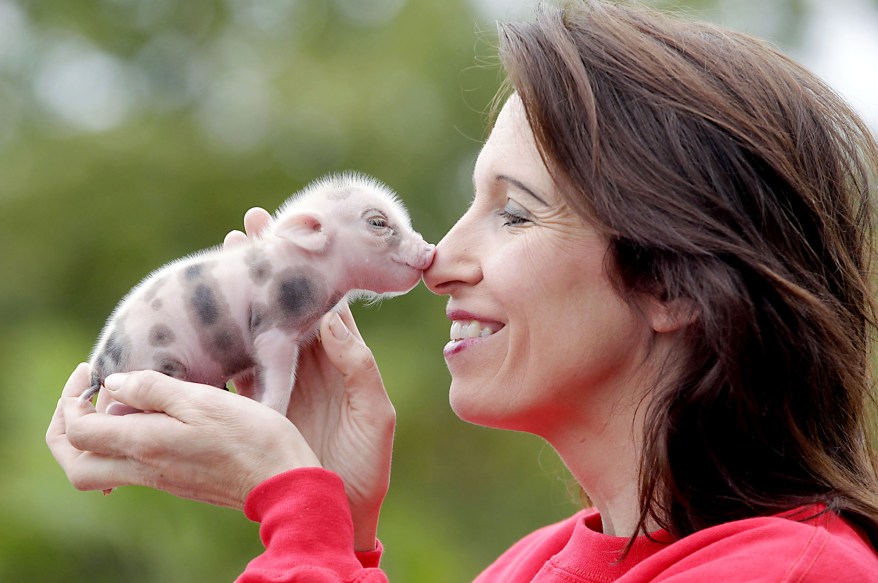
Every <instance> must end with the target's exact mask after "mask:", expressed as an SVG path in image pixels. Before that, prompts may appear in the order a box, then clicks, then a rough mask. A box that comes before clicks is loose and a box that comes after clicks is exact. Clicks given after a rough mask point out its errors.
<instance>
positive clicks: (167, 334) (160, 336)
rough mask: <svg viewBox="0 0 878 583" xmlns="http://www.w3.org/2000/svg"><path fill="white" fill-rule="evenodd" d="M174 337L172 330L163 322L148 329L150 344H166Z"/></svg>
mask: <svg viewBox="0 0 878 583" xmlns="http://www.w3.org/2000/svg"><path fill="white" fill-rule="evenodd" d="M174 339H175V335H174V331H173V330H171V328H170V326H166V325H165V324H156V325H155V326H153V327H152V328H150V330H149V344H150V346H168V345H169V344H171V343H172V342H173V341H174Z"/></svg>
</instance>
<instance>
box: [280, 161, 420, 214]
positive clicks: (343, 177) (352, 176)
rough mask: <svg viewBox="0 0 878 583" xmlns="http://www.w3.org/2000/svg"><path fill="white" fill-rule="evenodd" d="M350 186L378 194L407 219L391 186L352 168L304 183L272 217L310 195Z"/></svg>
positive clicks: (400, 202)
mask: <svg viewBox="0 0 878 583" xmlns="http://www.w3.org/2000/svg"><path fill="white" fill-rule="evenodd" d="M351 187H354V188H356V187H359V188H362V189H364V190H368V191H371V192H375V193H377V194H379V195H380V196H382V197H383V198H384V199H385V200H387V201H388V202H389V203H390V204H391V205H392V206H393V207H395V208H396V209H398V210H399V212H400V214H401V215H402V216H403V217H405V218H406V219H407V220H408V219H409V215H408V211H407V210H406V208H405V205H404V204H403V202H402V200H401V199H400V198H399V195H397V194H396V192H395V191H394V190H393V189H392V188H390V187H389V186H387V185H386V184H385V183H383V182H381V181H380V180H378V179H377V178H374V177H372V176H369V175H367V174H363V173H362V172H357V171H354V170H347V171H344V172H337V173H333V174H327V175H326V176H323V177H321V178H318V179H316V180H314V181H312V182H310V183H308V184H306V185H305V186H304V187H303V188H302V189H301V190H299V191H298V192H296V193H295V194H293V195H292V196H290V198H288V199H287V200H286V201H284V203H283V204H281V206H280V207H279V208H278V209H277V213H275V216H274V218H275V219H277V218H279V217H280V216H282V215H283V214H284V213H285V212H287V211H288V210H289V209H290V208H293V207H296V206H298V205H300V204H302V203H304V202H307V200H308V199H309V198H310V197H313V196H321V195H322V194H323V193H325V192H326V191H335V190H340V189H343V188H351Z"/></svg>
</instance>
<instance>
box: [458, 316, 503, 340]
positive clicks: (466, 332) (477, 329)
mask: <svg viewBox="0 0 878 583" xmlns="http://www.w3.org/2000/svg"><path fill="white" fill-rule="evenodd" d="M500 328H502V326H501V325H498V324H487V323H485V322H479V321H478V320H455V321H454V322H452V324H451V334H450V336H451V340H465V339H467V338H486V337H488V336H490V335H491V334H493V333H494V332H496V331H497V330H499V329H500Z"/></svg>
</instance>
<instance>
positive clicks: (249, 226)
mask: <svg viewBox="0 0 878 583" xmlns="http://www.w3.org/2000/svg"><path fill="white" fill-rule="evenodd" d="M270 224H271V215H270V214H268V211H267V210H265V209H263V208H259V207H253V208H252V209H250V210H248V211H247V212H246V213H245V214H244V231H245V232H241V231H238V230H234V231H230V232H229V234H228V235H226V237H225V239H223V248H225V249H232V248H234V247H238V246H239V245H243V244H244V243H246V242H247V241H248V240H249V239H250V238H252V237H255V236H257V235H259V234H260V233H261V232H262V231H264V230H265V229H266V228H267V227H268V225H270Z"/></svg>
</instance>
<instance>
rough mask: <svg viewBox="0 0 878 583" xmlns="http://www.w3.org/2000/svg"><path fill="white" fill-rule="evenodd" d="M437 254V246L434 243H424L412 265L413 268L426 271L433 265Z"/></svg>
mask: <svg viewBox="0 0 878 583" xmlns="http://www.w3.org/2000/svg"><path fill="white" fill-rule="evenodd" d="M435 254H436V245H433V244H432V243H426V242H424V243H422V245H421V246H420V249H419V252H418V253H417V254H416V256H415V260H414V261H413V262H412V263H410V264H409V265H411V266H412V267H414V268H415V269H418V270H420V271H424V270H425V269H427V268H428V267H430V264H431V263H433V256H434V255H435Z"/></svg>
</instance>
